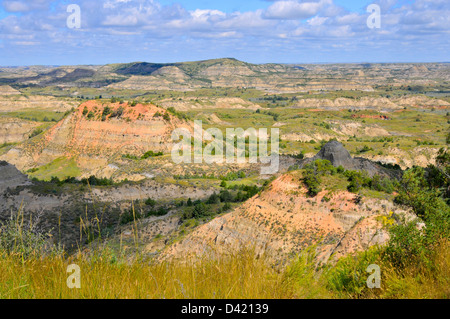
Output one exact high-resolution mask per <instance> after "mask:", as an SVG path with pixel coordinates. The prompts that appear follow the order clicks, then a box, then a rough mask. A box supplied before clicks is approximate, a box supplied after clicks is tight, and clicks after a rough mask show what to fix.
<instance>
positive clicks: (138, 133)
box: [3, 101, 192, 170]
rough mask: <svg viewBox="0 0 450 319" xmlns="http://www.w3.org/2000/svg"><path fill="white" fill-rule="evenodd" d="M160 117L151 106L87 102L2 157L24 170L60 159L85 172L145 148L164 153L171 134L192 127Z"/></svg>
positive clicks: (158, 109) (139, 152) (158, 112)
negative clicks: (99, 162) (94, 163)
mask: <svg viewBox="0 0 450 319" xmlns="http://www.w3.org/2000/svg"><path fill="white" fill-rule="evenodd" d="M165 113H166V111H165V110H164V109H162V108H159V107H157V106H155V105H143V104H137V105H136V106H131V105H130V104H127V103H124V104H119V103H112V104H111V103H107V104H102V103H101V102H98V101H89V102H86V103H83V104H82V105H80V106H79V107H78V108H77V109H76V110H75V111H74V112H73V113H72V114H70V115H69V116H67V117H66V118H64V119H63V120H61V121H60V122H58V123H57V124H56V125H55V126H53V127H52V128H51V129H49V130H48V131H47V132H46V133H45V134H43V135H41V136H39V137H37V138H34V139H32V140H30V141H27V142H25V143H24V144H22V145H21V146H18V147H15V148H14V149H12V150H10V151H9V152H8V153H7V154H5V155H4V156H3V159H5V160H7V161H8V162H10V163H12V164H14V165H16V166H17V167H18V168H19V169H22V170H23V169H27V168H30V167H35V166H41V165H44V164H47V163H50V162H51V161H53V160H55V159H57V158H59V157H63V156H64V157H67V158H75V159H76V161H77V162H79V163H82V164H83V163H84V164H83V165H84V166H86V167H87V168H89V165H90V164H89V163H91V162H92V161H95V160H100V159H103V160H105V159H106V160H108V159H111V158H115V157H122V155H126V154H129V155H134V156H139V157H140V156H142V155H143V154H144V153H146V152H148V151H150V150H151V151H154V152H159V151H163V152H165V153H167V152H168V150H169V149H168V148H169V145H170V143H169V141H171V134H172V131H173V130H174V129H175V128H181V127H185V128H187V129H191V127H192V126H191V125H190V124H189V123H188V122H186V121H184V120H180V119H178V118H177V117H175V116H172V115H170V114H169V117H170V120H168V119H167V117H166V119H164V118H163V115H164V114H165ZM107 163H108V162H107V161H105V162H104V164H105V165H107ZM91 164H92V163H91Z"/></svg>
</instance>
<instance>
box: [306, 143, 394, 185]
mask: <svg viewBox="0 0 450 319" xmlns="http://www.w3.org/2000/svg"><path fill="white" fill-rule="evenodd" d="M318 159H322V160H328V161H330V162H331V164H332V165H333V166H335V167H338V166H342V167H344V168H345V169H347V170H353V171H366V172H367V173H368V174H369V176H371V177H373V176H374V175H381V176H387V177H395V178H399V177H400V176H401V172H400V171H397V170H393V169H387V168H385V167H383V166H381V165H379V164H378V163H375V162H373V161H371V160H368V159H366V158H361V157H355V158H353V157H352V156H351V155H350V153H349V152H348V151H347V150H346V149H345V147H344V145H342V143H340V142H338V141H330V142H328V143H327V144H325V145H324V146H323V147H322V149H321V150H320V151H319V153H317V155H316V156H314V157H312V158H307V159H304V160H302V161H301V162H300V164H299V166H300V168H303V167H304V166H305V165H306V164H309V163H311V162H314V161H315V160H318Z"/></svg>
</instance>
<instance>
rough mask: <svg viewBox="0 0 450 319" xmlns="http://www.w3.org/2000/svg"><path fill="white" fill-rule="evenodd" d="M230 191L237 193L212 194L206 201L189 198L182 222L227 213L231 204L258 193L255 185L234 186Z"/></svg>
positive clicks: (222, 191)
mask: <svg viewBox="0 0 450 319" xmlns="http://www.w3.org/2000/svg"><path fill="white" fill-rule="evenodd" d="M231 189H233V190H235V191H237V192H230V191H229V190H221V191H220V193H219V194H217V193H214V194H212V195H211V196H210V197H209V198H208V199H207V200H206V201H201V200H196V201H192V200H191V199H190V198H189V199H188V200H187V202H186V206H187V207H188V209H187V210H186V211H185V212H184V214H183V220H187V219H192V218H195V219H200V218H205V217H211V216H214V215H216V214H221V213H224V212H227V211H229V210H230V209H231V207H232V206H231V203H239V202H244V201H246V200H248V199H249V198H251V197H253V196H255V195H256V194H257V193H258V192H259V191H260V188H259V187H258V186H256V185H253V186H249V185H240V186H238V185H236V186H235V187H232V188H231ZM217 206H219V208H218V209H217V208H216V207H217ZM215 208H216V209H215Z"/></svg>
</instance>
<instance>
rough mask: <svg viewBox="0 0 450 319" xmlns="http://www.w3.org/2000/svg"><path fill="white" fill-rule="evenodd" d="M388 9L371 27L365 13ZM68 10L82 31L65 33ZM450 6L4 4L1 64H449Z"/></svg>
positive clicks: (248, 0)
mask: <svg viewBox="0 0 450 319" xmlns="http://www.w3.org/2000/svg"><path fill="white" fill-rule="evenodd" d="M372 3H374V4H377V5H379V7H380V8H381V17H380V19H381V28H379V29H370V28H369V27H368V26H367V19H368V17H369V15H370V13H368V12H367V11H366V8H367V6H368V5H370V4H372ZM69 4H77V5H79V6H80V9H81V28H80V29H70V28H68V27H67V18H68V16H69V15H70V13H67V6H68V5H69ZM449 33H450V1H448V0H368V1H366V0H245V1H244V0H226V1H210V0H96V1H92V0H33V1H21V0H0V65H3V66H9V65H38V64H44V65H78V64H106V63H118V62H132V61H148V62H180V61H193V60H203V59H211V58H219V57H234V58H237V59H240V60H243V61H247V62H253V63H266V62H279V63H335V62H342V63H344V62H345V63H346V62H442V61H450V59H449V53H448V52H450V45H449V39H450V34H449Z"/></svg>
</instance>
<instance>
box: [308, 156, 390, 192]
mask: <svg viewBox="0 0 450 319" xmlns="http://www.w3.org/2000/svg"><path fill="white" fill-rule="evenodd" d="M304 170H305V171H304V174H303V183H304V184H305V186H306V187H307V188H308V195H309V196H311V197H314V196H316V195H317V194H318V193H319V192H320V191H322V186H321V183H322V180H321V177H322V176H325V175H335V174H341V175H343V176H345V177H346V178H347V180H348V181H349V184H348V186H347V189H348V190H349V191H350V192H352V193H357V192H358V191H359V190H361V188H363V187H365V188H370V189H373V190H376V191H380V192H386V193H389V194H392V193H393V192H394V190H395V188H396V185H397V183H398V182H397V181H396V180H394V179H390V178H388V177H381V176H379V175H375V176H374V177H373V178H370V177H369V176H368V174H367V172H364V171H363V172H361V171H351V170H345V169H344V167H342V166H339V167H334V166H333V165H332V164H331V162H330V161H327V160H320V159H319V160H315V161H314V162H312V163H310V164H308V165H306V166H305V167H304Z"/></svg>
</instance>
